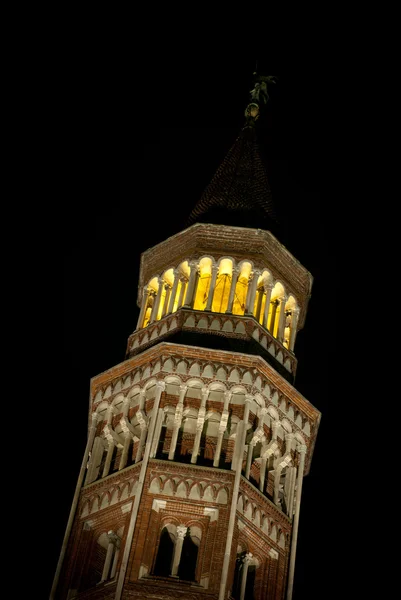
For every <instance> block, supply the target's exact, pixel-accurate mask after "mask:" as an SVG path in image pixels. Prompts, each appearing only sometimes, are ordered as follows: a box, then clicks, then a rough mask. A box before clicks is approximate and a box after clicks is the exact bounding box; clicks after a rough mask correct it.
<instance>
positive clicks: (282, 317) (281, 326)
mask: <svg viewBox="0 0 401 600" xmlns="http://www.w3.org/2000/svg"><path fill="white" fill-rule="evenodd" d="M286 302H287V298H286V297H285V296H283V297H282V298H280V314H279V319H278V330H277V339H278V341H279V342H281V343H283V340H284V327H285V303H286Z"/></svg>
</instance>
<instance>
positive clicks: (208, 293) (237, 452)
mask: <svg viewBox="0 0 401 600" xmlns="http://www.w3.org/2000/svg"><path fill="white" fill-rule="evenodd" d="M261 83H263V78H262V80H261ZM254 91H255V90H253V92H254ZM254 96H255V94H254ZM254 96H253V97H252V98H251V99H252V103H251V104H250V105H249V106H248V108H247V112H246V117H247V122H246V125H245V127H244V129H243V130H242V132H241V135H240V136H239V138H238V140H237V141H236V143H235V144H234V146H233V148H232V149H231V150H230V152H229V154H228V156H227V158H226V159H225V161H224V162H223V164H222V166H221V167H220V169H219V170H218V171H217V173H216V176H215V178H214V179H213V180H212V182H211V185H210V186H209V187H208V188H207V190H206V191H205V194H204V195H203V197H202V198H201V200H200V202H199V205H197V207H195V209H194V211H193V213H192V217H191V218H195V219H197V220H199V221H198V222H195V223H194V224H189V227H188V228H187V229H185V230H184V231H182V232H179V233H177V234H176V235H174V236H172V237H170V238H169V239H167V240H165V241H161V242H160V243H159V244H158V245H156V246H155V247H153V248H150V249H148V250H146V251H145V252H144V253H143V254H142V256H141V266H140V278H139V285H138V308H139V311H140V312H139V318H138V323H137V328H136V330H135V331H134V332H133V333H132V334H131V336H130V337H129V339H128V343H127V351H126V359H125V360H124V361H123V362H122V363H120V364H118V365H116V366H114V367H112V368H111V369H109V370H108V371H106V372H104V373H101V374H100V375H98V376H96V377H94V378H93V379H92V380H91V391H90V398H91V401H90V414H89V433H88V441H87V445H86V449H85V453H84V458H83V462H82V469H81V473H80V478H79V480H78V484H77V490H76V494H75V497H74V501H73V507H72V510H71V515H70V520H69V523H68V526H67V532H66V537H65V540H64V544H63V548H62V552H61V555H60V561H59V565H58V569H57V573H56V577H55V582H54V586H53V590H52V595H51V598H52V599H53V598H54V599H56V598H57V600H72V599H74V598H75V599H77V600H84V599H94V600H95V599H98V598H102V599H110V600H111V599H113V600H114V599H115V600H121V599H128V598H138V599H141V600H143V599H145V598H159V599H164V600H167V599H170V598H182V600H201V599H204V600H226V599H231V600H234V599H235V600H250V599H254V600H265V599H268V600H282V599H284V598H287V600H290V598H291V596H292V583H293V574H294V565H295V551H296V541H297V530H298V520H299V511H300V502H301V491H302V481H303V477H304V475H305V474H307V473H308V470H309V468H310V463H311V459H312V454H313V448H314V443H315V439H316V434H317V429H318V425H319V420H320V413H319V411H318V410H317V409H316V408H314V407H313V406H312V404H310V402H309V401H308V400H306V398H304V397H303V396H302V395H301V394H300V393H299V392H298V391H297V390H296V389H295V387H294V381H295V375H296V367H297V360H296V357H295V354H294V345H295V340H296V335H297V332H298V331H299V330H300V329H301V328H302V327H303V324H304V322H305V318H306V312H307V307H308V301H309V298H310V294H311V287H312V276H311V274H310V273H309V272H308V271H307V270H306V269H305V268H304V267H303V266H302V265H301V264H300V263H299V262H298V261H297V260H296V258H295V257H294V256H292V255H291V254H290V252H289V251H288V250H287V249H286V248H285V247H284V246H283V245H282V244H280V242H279V241H278V240H277V239H276V237H275V236H274V235H273V234H272V233H271V232H270V231H268V230H263V229H259V228H252V227H239V226H235V225H233V224H229V225H224V224H216V223H213V224H211V223H208V222H203V223H202V222H200V221H201V217H206V220H207V217H208V216H210V214H214V215H217V214H218V212H219V211H220V210H221V209H223V214H224V216H225V217H226V218H228V215H229V213H230V211H231V213H230V214H235V213H236V211H237V214H241V213H242V211H243V210H244V207H245V209H246V207H248V209H249V210H250V211H251V212H253V213H256V214H258V215H259V214H260V211H261V210H262V211H263V210H264V211H265V212H266V214H270V215H271V214H272V208H271V201H270V190H269V188H268V183H267V179H266V176H265V172H264V170H263V168H262V166H261V162H260V157H259V154H258V152H257V145H256V137H255V123H256V119H255V111H256V109H255V106H256V107H257V108H258V110H259V108H260V106H261V104H262V100H261V97H259V98H255V97H254ZM239 148H240V149H241V151H239ZM233 165H234V166H235V168H233ZM249 165H251V166H252V167H253V168H249ZM255 165H256V167H257V168H254V167H255ZM244 173H245V174H246V177H245V176H244ZM247 199H248V203H247ZM216 207H217V209H218V210H217V212H216V210H214V209H216ZM213 210H214V212H213ZM216 220H217V219H216Z"/></svg>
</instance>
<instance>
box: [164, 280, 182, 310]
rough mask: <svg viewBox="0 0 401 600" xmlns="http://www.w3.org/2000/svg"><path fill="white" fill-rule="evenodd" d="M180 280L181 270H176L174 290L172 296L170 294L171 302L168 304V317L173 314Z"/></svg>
mask: <svg viewBox="0 0 401 600" xmlns="http://www.w3.org/2000/svg"><path fill="white" fill-rule="evenodd" d="M179 280H180V271H179V269H174V283H173V289H172V290H171V294H170V301H169V303H168V310H167V314H168V315H169V314H170V313H172V312H173V308H174V302H175V297H176V294H177V287H178V282H179Z"/></svg>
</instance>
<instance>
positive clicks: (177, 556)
mask: <svg viewBox="0 0 401 600" xmlns="http://www.w3.org/2000/svg"><path fill="white" fill-rule="evenodd" d="M187 530H188V527H185V526H184V525H178V527H177V539H176V542H175V547H174V557H173V566H172V569H171V574H172V575H173V576H174V575H177V573H178V567H179V564H180V560H181V552H182V545H183V543H184V537H185V535H186V533H187Z"/></svg>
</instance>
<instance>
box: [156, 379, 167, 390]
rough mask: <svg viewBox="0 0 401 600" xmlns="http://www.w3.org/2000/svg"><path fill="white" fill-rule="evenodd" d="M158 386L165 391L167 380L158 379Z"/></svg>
mask: <svg viewBox="0 0 401 600" xmlns="http://www.w3.org/2000/svg"><path fill="white" fill-rule="evenodd" d="M156 387H157V388H158V389H159V390H161V391H162V392H164V390H165V389H166V382H165V381H160V380H159V381H158V382H157V383H156Z"/></svg>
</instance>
